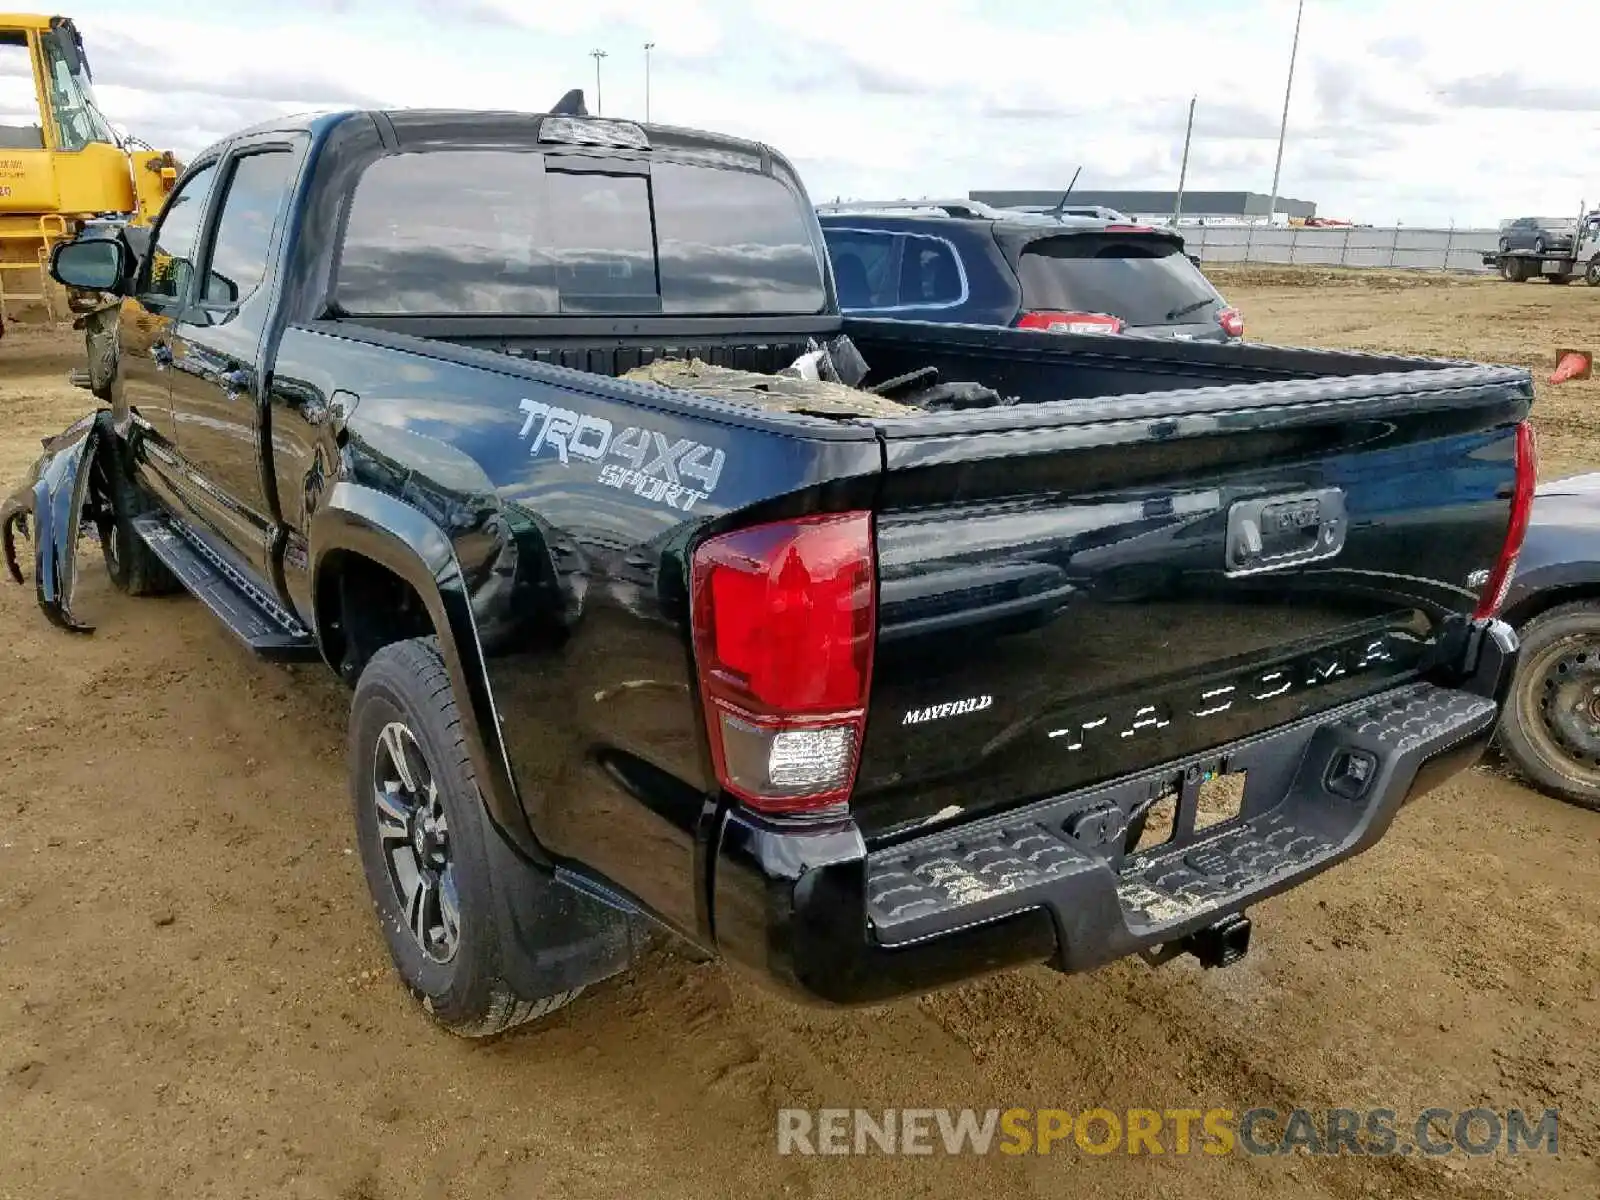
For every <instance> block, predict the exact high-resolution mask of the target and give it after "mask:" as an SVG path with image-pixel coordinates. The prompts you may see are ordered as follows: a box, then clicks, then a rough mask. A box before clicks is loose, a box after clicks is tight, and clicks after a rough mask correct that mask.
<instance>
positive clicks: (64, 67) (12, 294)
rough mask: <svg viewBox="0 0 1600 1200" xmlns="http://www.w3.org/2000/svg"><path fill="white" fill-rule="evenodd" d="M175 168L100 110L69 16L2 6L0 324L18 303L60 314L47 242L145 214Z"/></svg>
mask: <svg viewBox="0 0 1600 1200" xmlns="http://www.w3.org/2000/svg"><path fill="white" fill-rule="evenodd" d="M177 175H178V171H177V164H176V163H175V162H174V161H173V159H172V156H171V154H161V153H159V152H157V151H154V150H140V149H134V148H133V147H131V146H130V145H129V144H128V143H127V142H126V140H125V139H124V138H123V137H121V136H120V135H119V134H118V133H117V131H116V130H115V129H113V128H112V126H111V122H110V121H108V120H107V119H106V117H105V114H104V113H103V112H101V110H100V106H99V105H98V104H97V103H96V101H95V97H94V86H93V77H92V74H91V71H90V68H89V60H88V57H87V56H86V55H85V53H84V49H83V38H82V37H81V36H80V35H79V33H78V29H77V27H76V26H75V25H74V24H73V23H72V21H71V20H70V19H68V18H66V17H46V16H35V15H30V14H21V13H0V331H3V328H4V323H5V321H6V319H7V318H10V317H13V316H14V313H15V310H16V309H18V308H20V307H21V306H24V305H28V304H34V305H43V306H44V308H45V309H46V311H47V313H48V314H49V315H50V316H51V317H54V316H55V315H56V308H57V307H58V305H59V304H60V302H61V301H62V300H63V296H62V294H61V292H60V289H58V288H57V287H56V286H55V285H54V284H53V283H51V282H50V280H49V277H48V274H47V266H48V263H49V258H50V250H51V247H52V246H54V245H55V244H56V243H57V242H60V241H65V240H70V239H71V238H73V237H75V236H77V234H78V233H79V232H80V231H81V230H82V229H83V227H84V225H85V223H86V222H88V221H91V220H94V219H97V218H111V219H117V220H125V221H134V222H148V221H149V220H151V219H153V217H154V215H155V213H156V212H157V211H158V210H159V209H160V206H161V203H162V201H163V200H164V198H165V196H166V194H167V192H169V191H171V189H172V185H173V183H174V182H175V181H176V179H177ZM65 299H66V301H67V303H68V304H69V306H71V307H73V308H81V307H83V306H85V305H87V304H89V303H91V302H92V298H88V297H77V296H70V295H69V296H66V297H65Z"/></svg>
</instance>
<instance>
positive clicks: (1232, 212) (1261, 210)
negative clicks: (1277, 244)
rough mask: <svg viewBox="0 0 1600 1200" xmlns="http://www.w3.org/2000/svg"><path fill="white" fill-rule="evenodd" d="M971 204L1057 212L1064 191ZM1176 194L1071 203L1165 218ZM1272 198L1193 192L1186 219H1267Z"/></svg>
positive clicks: (1107, 194) (1284, 200) (1312, 207)
mask: <svg viewBox="0 0 1600 1200" xmlns="http://www.w3.org/2000/svg"><path fill="white" fill-rule="evenodd" d="M967 198H968V199H969V200H979V201H982V202H983V203H984V204H992V205H994V206H995V207H996V208H1032V209H1046V208H1053V207H1054V206H1055V205H1056V203H1057V202H1058V201H1059V200H1060V199H1061V192H1060V190H1056V191H1040V190H1038V189H1033V190H1029V191H1009V192H1001V191H993V192H985V191H977V192H969V193H967ZM1177 198H1178V197H1177V193H1175V192H1122V191H1092V190H1082V191H1079V190H1076V189H1075V190H1074V191H1073V193H1072V195H1071V196H1070V197H1069V198H1068V200H1067V203H1068V204H1070V205H1074V206H1084V207H1087V206H1091V205H1100V206H1103V207H1105V208H1114V209H1117V210H1118V211H1120V212H1125V213H1128V214H1130V215H1135V216H1164V215H1169V214H1170V213H1171V212H1172V206H1173V204H1174V203H1175V202H1176V201H1177ZM1269 200H1270V197H1268V196H1266V195H1264V194H1262V193H1261V192H1191V191H1185V192H1184V193H1183V215H1184V216H1185V217H1224V218H1231V219H1233V220H1238V219H1240V218H1241V217H1244V218H1248V217H1255V218H1258V219H1259V218H1264V217H1265V216H1266V215H1267V204H1268V202H1269ZM1278 212H1280V213H1283V214H1285V215H1287V216H1290V217H1314V216H1316V215H1317V206H1316V204H1314V203H1313V202H1312V201H1310V200H1291V199H1289V198H1288V197H1287V196H1279V197H1278Z"/></svg>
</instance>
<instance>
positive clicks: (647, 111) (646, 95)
mask: <svg viewBox="0 0 1600 1200" xmlns="http://www.w3.org/2000/svg"><path fill="white" fill-rule="evenodd" d="M655 48H656V44H655V43H654V42H646V43H645V44H644V123H645V124H646V125H648V124H650V51H652V50H654V49H655Z"/></svg>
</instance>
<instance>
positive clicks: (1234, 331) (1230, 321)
mask: <svg viewBox="0 0 1600 1200" xmlns="http://www.w3.org/2000/svg"><path fill="white" fill-rule="evenodd" d="M1217 324H1218V325H1221V326H1222V332H1223V333H1225V334H1227V335H1228V336H1229V337H1237V338H1238V337H1239V338H1242V337H1243V336H1244V314H1243V313H1242V312H1240V311H1239V310H1238V309H1237V308H1225V309H1223V310H1222V311H1221V312H1219V313H1218V314H1217Z"/></svg>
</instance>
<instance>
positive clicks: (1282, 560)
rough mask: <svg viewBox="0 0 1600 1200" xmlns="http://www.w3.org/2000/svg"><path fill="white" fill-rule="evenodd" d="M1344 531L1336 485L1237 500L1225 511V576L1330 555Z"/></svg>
mask: <svg viewBox="0 0 1600 1200" xmlns="http://www.w3.org/2000/svg"><path fill="white" fill-rule="evenodd" d="M1348 529H1349V522H1348V521H1347V520H1346V519H1345V512H1344V491H1343V489H1341V488H1322V489H1321V490H1319V491H1315V492H1296V493H1294V494H1292V495H1287V496H1264V497H1261V498H1259V499H1255V500H1240V501H1239V502H1238V503H1236V504H1234V505H1233V506H1232V507H1231V508H1229V509H1228V542H1227V548H1226V551H1225V555H1226V560H1227V570H1228V574H1230V575H1250V574H1254V573H1255V572H1257V571H1275V570H1278V569H1280V568H1283V567H1292V566H1298V565H1300V564H1301V563H1310V562H1317V561H1319V560H1320V559H1324V558H1332V557H1333V556H1334V555H1336V554H1338V553H1339V551H1340V550H1342V549H1344V539H1345V534H1346V532H1347V531H1348Z"/></svg>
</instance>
